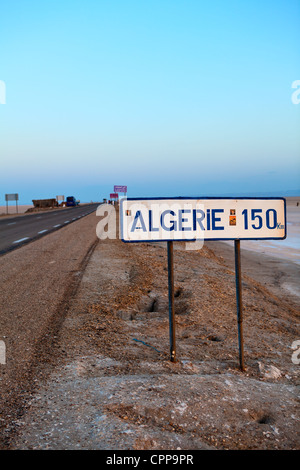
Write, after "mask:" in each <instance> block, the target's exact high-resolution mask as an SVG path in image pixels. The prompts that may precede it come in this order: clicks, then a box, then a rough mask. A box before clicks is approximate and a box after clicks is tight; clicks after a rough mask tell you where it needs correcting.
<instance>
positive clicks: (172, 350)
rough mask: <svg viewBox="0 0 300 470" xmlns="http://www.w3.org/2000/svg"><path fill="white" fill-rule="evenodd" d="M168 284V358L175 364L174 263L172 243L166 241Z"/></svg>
mask: <svg viewBox="0 0 300 470" xmlns="http://www.w3.org/2000/svg"><path fill="white" fill-rule="evenodd" d="M168 284H169V330H170V357H171V362H176V339H175V308H174V261H173V242H172V241H168Z"/></svg>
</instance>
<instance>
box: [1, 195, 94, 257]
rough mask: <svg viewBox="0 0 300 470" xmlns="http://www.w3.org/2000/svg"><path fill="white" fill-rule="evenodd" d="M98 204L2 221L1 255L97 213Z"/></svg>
mask: <svg viewBox="0 0 300 470" xmlns="http://www.w3.org/2000/svg"><path fill="white" fill-rule="evenodd" d="M98 206H99V203H98V204H86V205H84V206H77V207H69V208H65V209H59V210H53V211H49V212H39V213H35V214H32V215H31V214H30V215H24V216H23V215H22V216H17V217H10V218H3V219H2V220H1V219H0V255H2V254H4V253H6V252H8V251H11V250H14V249H16V248H18V247H19V246H21V245H24V244H25V243H28V242H31V241H33V240H36V239H37V238H39V237H43V236H44V235H47V234H48V233H50V232H53V231H55V230H59V229H60V228H62V227H64V226H66V225H67V224H70V223H73V222H75V221H76V220H78V219H81V218H82V217H85V216H86V215H88V214H90V213H91V212H94V211H96V209H97V207H98Z"/></svg>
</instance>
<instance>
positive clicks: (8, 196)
mask: <svg viewBox="0 0 300 470" xmlns="http://www.w3.org/2000/svg"><path fill="white" fill-rule="evenodd" d="M18 200H19V194H5V201H18Z"/></svg>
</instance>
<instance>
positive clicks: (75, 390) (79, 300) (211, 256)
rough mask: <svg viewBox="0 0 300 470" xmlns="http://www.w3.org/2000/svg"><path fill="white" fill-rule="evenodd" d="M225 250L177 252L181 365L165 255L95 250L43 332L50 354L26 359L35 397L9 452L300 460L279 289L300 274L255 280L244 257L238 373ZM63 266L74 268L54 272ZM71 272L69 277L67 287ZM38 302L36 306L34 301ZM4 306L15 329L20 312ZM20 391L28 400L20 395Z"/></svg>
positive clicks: (106, 246)
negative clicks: (259, 455) (242, 452)
mask: <svg viewBox="0 0 300 470" xmlns="http://www.w3.org/2000/svg"><path fill="white" fill-rule="evenodd" d="M95 219H97V218H96V217H95V216H94V215H91V216H89V217H88V218H87V220H86V221H84V220H83V221H81V222H80V223H81V224H83V225H84V224H90V225H89V226H86V229H87V230H90V229H91V228H92V226H93V224H94V227H93V230H94V232H93V233H95V225H96V223H97V220H96V221H95ZM75 225H76V224H75ZM74 228H75V227H74ZM69 229H71V226H70V227H69ZM55 235H57V234H53V235H51V236H55ZM73 235H74V234H73ZM87 238H88V237H87ZM70 240H71V238H70ZM34 246H35V244H33V245H32V249H34ZM80 247H81V248H83V245H82V244H81V243H80ZM89 247H91V240H90V239H89V242H88V243H87V242H86V248H87V249H88V248H89ZM26 248H27V249H29V247H26ZM24 249H25V247H24ZM230 250H231V247H228V246H227V245H225V244H222V243H217V242H213V243H209V244H207V245H205V246H204V247H203V249H201V250H199V251H186V250H185V245H184V244H181V243H176V244H175V251H174V263H175V284H176V297H175V308H176V341H177V358H178V361H177V362H176V363H171V362H170V360H169V322H168V287H167V253H166V245H165V244H163V243H161V244H159V243H157V244H130V245H128V244H124V243H122V242H121V241H119V240H102V241H98V242H95V244H94V245H93V248H92V249H91V248H90V252H89V255H88V258H86V262H85V265H84V268H82V269H81V275H80V277H81V279H80V282H77V283H76V284H73V288H70V289H69V290H68V287H67V284H66V285H65V286H61V291H60V295H61V298H62V299H63V298H65V299H67V300H66V305H65V310H64V313H63V314H62V315H60V314H58V315H55V316H54V317H55V318H56V320H57V321H56V322H53V321H52V320H51V322H50V324H48V325H47V328H48V329H47V328H46V329H45V328H44V329H43V331H44V335H43V338H45V336H47V335H48V336H47V337H48V338H49V337H50V338H51V340H50V342H47V341H46V343H44V340H43V341H41V340H40V341H39V347H38V349H35V354H33V355H32V354H29V353H28V354H25V357H27V360H28V361H29V359H30V360H32V357H34V358H35V368H33V369H32V373H31V383H32V381H34V387H33V388H32V389H31V391H30V390H29V392H30V393H27V395H26V400H25V399H24V403H23V408H19V409H21V411H22V412H21V414H20V416H17V415H16V414H14V415H11V417H10V423H11V430H10V433H9V432H8V430H7V427H6V432H7V433H8V434H9V435H10V439H9V440H7V443H6V445H7V446H8V447H9V448H11V449H57V450H58V449H97V450H112V449H113V450H128V449H129V450H153V449H156V450H159V449H164V450H176V449H190V450H195V449H270V450H273V449H299V395H298V385H299V365H297V364H295V363H294V362H293V361H292V354H293V350H292V349H291V345H292V343H293V342H294V341H296V340H298V339H299V298H298V297H297V296H291V295H290V294H289V291H288V290H287V289H286V283H287V278H286V274H285V273H286V272H287V271H288V272H289V273H290V274H289V275H290V276H291V278H288V280H290V279H294V276H298V278H299V268H298V267H297V266H296V265H292V264H289V268H288V269H287V266H285V265H284V264H281V262H280V261H279V260H275V259H273V258H268V259H264V263H263V267H262V263H261V261H262V259H261V257H260V258H255V256H252V254H251V253H242V270H243V302H244V339H245V362H246V371H245V372H241V371H240V370H239V368H238V340H237V323H236V304H235V277H234V270H233V259H232V257H231V254H232V251H230ZM83 251H84V250H83ZM12 255H14V253H12V254H11V255H10V256H12ZM74 256H75V255H74ZM247 257H249V258H247ZM50 259H51V257H50V258H45V262H46V260H47V262H48V263H49V262H50ZM87 259H88V262H87ZM259 262H260V263H261V264H259ZM68 263H70V255H69V254H68V256H66V258H64V261H63V263H62V264H60V270H61V269H65V268H66V266H68ZM78 263H79V264H80V262H79V260H78V259H77V264H76V263H75V265H76V268H72V269H73V278H74V275H76V273H77V272H78V271H77V269H79V264H78ZM72 269H71V266H68V272H69V273H70V272H71V271H72ZM82 271H84V272H83V273H82ZM276 273H277V274H276ZM279 273H281V274H279ZM71 277H72V276H71ZM40 278H41V277H40ZM31 294H32V291H31ZM31 297H32V295H31ZM36 297H37V298H39V299H41V292H40V293H39V295H38V296H36ZM12 298H14V296H13V297H12ZM55 298H56V304H57V299H58V298H59V296H58V295H55ZM31 300H32V299H31ZM36 301H37V300H36ZM40 301H41V300H39V302H40ZM9 303H10V309H11V315H14V314H15V312H16V306H14V305H13V304H12V300H10V301H9ZM45 305H48V304H47V303H46V304H45ZM40 307H41V305H40V304H39V306H37V307H36V308H37V311H39V312H40V311H41V308H40ZM47 308H49V306H48V307H47ZM57 309H58V310H57ZM59 310H60V308H59V307H57V305H56V310H55V311H56V312H58V311H59ZM62 310H63V309H62ZM39 318H40V317H39ZM38 323H40V321H39V322H38ZM53 324H54V325H55V328H53ZM39 328H40V326H39ZM45 331H47V333H45ZM23 344H24V342H23ZM44 344H45V345H46V346H47V347H46V350H45V351H46V352H45V351H44V349H43V348H44V346H43V345H44ZM37 351H38V353H37ZM20 353H21V351H19V354H20ZM15 354H16V355H17V353H15ZM22 386H23V387H24V389H26V387H27V388H28V382H27V383H26V381H25V383H23V385H22ZM27 392H28V390H27ZM19 393H21V390H19ZM4 444H5V441H4Z"/></svg>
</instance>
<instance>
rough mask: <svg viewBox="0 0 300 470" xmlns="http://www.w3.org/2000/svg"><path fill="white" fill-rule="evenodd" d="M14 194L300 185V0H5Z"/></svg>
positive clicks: (4, 154)
mask: <svg viewBox="0 0 300 470" xmlns="http://www.w3.org/2000/svg"><path fill="white" fill-rule="evenodd" d="M0 13H1V16H0V80H3V81H4V82H5V84H6V104H5V105H2V104H1V105H0V160H1V161H0V205H1V204H4V194H5V193H15V192H19V194H20V203H28V202H31V200H32V199H34V198H39V197H55V196H56V195H58V194H64V195H65V196H67V195H71V194H72V195H74V196H75V197H77V198H79V199H80V200H82V201H89V200H101V199H102V198H103V197H107V195H108V194H109V193H110V192H112V190H113V186H114V185H115V184H119V185H123V184H125V185H126V184H127V185H128V196H133V197H137V196H197V195H199V196H205V195H208V196H212V195H226V194H237V195H239V194H250V195H252V194H253V193H256V194H263V193H266V192H272V193H276V194H277V195H284V193H286V191H289V190H295V189H296V190H298V189H299V194H300V184H299V182H300V178H299V177H300V104H298V105H297V104H293V103H292V100H291V96H292V93H293V91H294V90H293V89H292V83H293V82H294V81H295V80H300V46H299V44H300V28H299V24H300V0H288V1H287V0H284V1H281V0H272V1H269V0H260V1H257V0H252V1H251V2H249V1H244V0H239V1H231V0H228V1H225V0H219V1H213V0H212V1H206V2H202V1H200V0H197V1H196V0H184V1H183V0H160V1H156V0H148V1H141V0H139V1H137V0H131V1H127V0H122V1H121V0H97V1H93V0H85V1H76V0H72V1H71V0H70V1H69V0H67V1H66V0H60V1H57V0H52V1H42V2H41V1H40V0H39V1H34V0H16V1H10V2H2V4H1V12H0Z"/></svg>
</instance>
